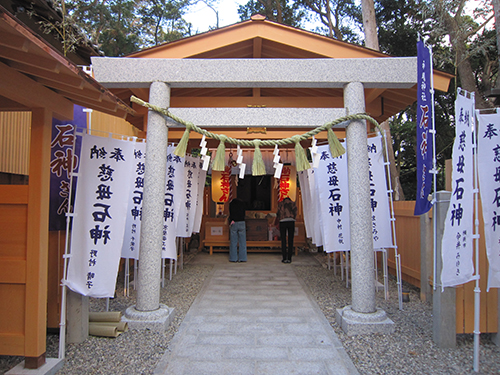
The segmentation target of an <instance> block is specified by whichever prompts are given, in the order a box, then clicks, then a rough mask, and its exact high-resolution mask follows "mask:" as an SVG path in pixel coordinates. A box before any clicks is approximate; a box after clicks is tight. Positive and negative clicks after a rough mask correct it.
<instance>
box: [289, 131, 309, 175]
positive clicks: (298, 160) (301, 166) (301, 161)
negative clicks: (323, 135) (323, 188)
mask: <svg viewBox="0 0 500 375" xmlns="http://www.w3.org/2000/svg"><path fill="white" fill-rule="evenodd" d="M292 140H293V141H294V143H295V165H296V167H297V171H298V172H300V171H305V170H307V169H309V168H311V164H309V160H307V155H306V152H305V151H304V148H303V147H302V145H301V144H300V136H298V135H294V136H293V137H292Z"/></svg>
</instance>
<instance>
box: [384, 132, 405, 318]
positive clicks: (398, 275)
mask: <svg viewBox="0 0 500 375" xmlns="http://www.w3.org/2000/svg"><path fill="white" fill-rule="evenodd" d="M384 141H385V160H386V162H385V167H386V173H387V175H388V176H390V175H391V172H390V164H391V163H390V162H389V151H388V148H387V137H386V131H385V130H384ZM387 180H388V183H389V203H390V208H391V229H392V241H393V245H394V263H395V266H396V284H397V286H398V304H399V310H401V311H403V288H402V284H401V260H400V258H399V254H398V245H397V240H396V217H395V215H394V201H393V194H392V193H393V190H392V181H391V179H390V178H388V179H387ZM386 257H387V254H386Z"/></svg>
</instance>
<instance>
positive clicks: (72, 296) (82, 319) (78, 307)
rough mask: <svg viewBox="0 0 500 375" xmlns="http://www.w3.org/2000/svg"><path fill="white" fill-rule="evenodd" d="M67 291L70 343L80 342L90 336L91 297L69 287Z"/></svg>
mask: <svg viewBox="0 0 500 375" xmlns="http://www.w3.org/2000/svg"><path fill="white" fill-rule="evenodd" d="M66 293H67V296H68V297H67V303H66V306H67V320H66V325H67V327H68V328H67V335H66V342H67V343H68V344H79V343H81V342H84V341H85V340H87V338H88V337H89V297H84V296H82V295H81V294H79V293H75V292H73V291H72V290H70V289H69V288H68V289H67V290H66Z"/></svg>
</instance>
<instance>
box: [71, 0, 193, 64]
mask: <svg viewBox="0 0 500 375" xmlns="http://www.w3.org/2000/svg"><path fill="white" fill-rule="evenodd" d="M188 5H189V4H188V0H177V1H175V0H174V1H173V0H109V1H105V0H91V1H89V0H69V1H67V2H66V9H67V13H68V16H69V17H71V19H72V21H73V22H74V24H75V25H76V26H78V27H79V28H80V29H81V30H83V32H84V33H85V35H86V36H87V37H88V38H89V39H90V40H91V42H92V43H93V44H94V45H96V46H97V47H98V48H99V49H100V50H102V51H103V52H104V54H105V55H107V56H123V55H126V54H129V53H132V52H135V51H138V50H140V49H142V48H146V47H151V46H154V45H158V44H160V43H163V42H166V41H172V40H176V39H179V38H182V37H184V36H186V35H189V34H190V30H191V25H190V24H188V23H187V22H186V21H185V20H183V18H182V16H183V14H184V12H185V9H186V8H187V6H188Z"/></svg>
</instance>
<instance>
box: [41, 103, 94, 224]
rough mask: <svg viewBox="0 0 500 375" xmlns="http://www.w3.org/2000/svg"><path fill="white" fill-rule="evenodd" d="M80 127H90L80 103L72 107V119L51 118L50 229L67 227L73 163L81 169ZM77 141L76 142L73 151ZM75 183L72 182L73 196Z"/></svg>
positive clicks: (74, 166)
mask: <svg viewBox="0 0 500 375" xmlns="http://www.w3.org/2000/svg"><path fill="white" fill-rule="evenodd" d="M77 128H78V129H86V128H87V117H86V113H85V112H83V107H81V106H79V105H75V106H74V108H73V121H69V122H68V121H60V120H57V119H55V118H54V119H52V138H51V143H50V207H49V230H65V229H66V213H67V212H68V207H69V197H70V194H69V186H70V173H71V168H72V167H73V170H74V171H75V172H77V171H78V155H80V144H81V141H80V138H78V137H75V130H76V129H77ZM74 142H76V143H75V152H74V154H73V143H74ZM74 182H75V181H74ZM75 185H76V184H74V185H73V196H74V189H75Z"/></svg>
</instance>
